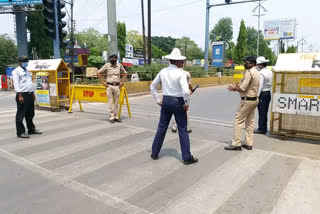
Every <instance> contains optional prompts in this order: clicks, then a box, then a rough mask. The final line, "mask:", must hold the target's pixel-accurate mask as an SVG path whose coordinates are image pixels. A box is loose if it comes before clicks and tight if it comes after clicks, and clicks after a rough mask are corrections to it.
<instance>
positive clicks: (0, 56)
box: [0, 34, 18, 74]
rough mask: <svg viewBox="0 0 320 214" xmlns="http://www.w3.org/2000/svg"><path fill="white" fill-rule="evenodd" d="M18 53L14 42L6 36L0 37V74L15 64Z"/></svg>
mask: <svg viewBox="0 0 320 214" xmlns="http://www.w3.org/2000/svg"><path fill="white" fill-rule="evenodd" d="M17 60H18V51H17V46H16V45H15V43H14V41H13V40H11V39H10V38H9V37H8V36H7V35H6V34H5V35H0V74H5V73H6V67H7V66H8V65H11V64H14V63H17Z"/></svg>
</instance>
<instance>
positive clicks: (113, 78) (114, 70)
mask: <svg viewBox="0 0 320 214" xmlns="http://www.w3.org/2000/svg"><path fill="white" fill-rule="evenodd" d="M98 72H99V73H100V74H107V82H109V83H119V82H120V74H126V73H127V71H126V70H125V69H124V67H123V66H122V65H121V64H119V63H117V64H116V65H114V66H113V65H112V64H111V63H107V64H105V65H104V66H103V67H102V68H100V70H99V71H98Z"/></svg>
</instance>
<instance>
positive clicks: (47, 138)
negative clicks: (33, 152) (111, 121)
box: [1, 122, 110, 151]
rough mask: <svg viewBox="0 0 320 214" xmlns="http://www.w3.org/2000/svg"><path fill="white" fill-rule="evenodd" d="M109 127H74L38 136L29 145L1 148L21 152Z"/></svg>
mask: <svg viewBox="0 0 320 214" xmlns="http://www.w3.org/2000/svg"><path fill="white" fill-rule="evenodd" d="M61 125H63V124H61ZM109 126H110V125H107V123H98V122H97V124H96V125H91V126H89V125H88V126H87V127H82V128H77V127H73V128H72V129H68V130H66V131H64V132H60V133H54V134H50V135H45V134H42V135H40V136H38V137H37V138H34V139H31V138H30V139H28V143H24V144H22V143H21V142H20V144H19V143H14V144H9V145H4V146H2V147H1V148H2V149H4V150H7V151H15V150H20V149H24V148H29V147H32V146H37V145H42V144H46V143H50V142H52V141H56V140H64V139H65V138H68V137H76V136H77V135H79V133H81V134H85V133H90V132H91V131H92V130H101V131H103V129H105V128H107V127H109Z"/></svg>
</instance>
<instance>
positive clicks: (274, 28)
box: [264, 19, 296, 40]
mask: <svg viewBox="0 0 320 214" xmlns="http://www.w3.org/2000/svg"><path fill="white" fill-rule="evenodd" d="M295 30H296V20H295V19H282V20H273V21H265V22H264V39H265V40H279V39H294V38H295Z"/></svg>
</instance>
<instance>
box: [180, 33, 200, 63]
mask: <svg viewBox="0 0 320 214" xmlns="http://www.w3.org/2000/svg"><path fill="white" fill-rule="evenodd" d="M175 46H176V47H177V48H179V49H180V51H181V53H182V55H185V53H187V54H186V57H187V60H193V59H202V58H203V56H204V52H203V50H202V49H201V48H199V47H198V45H197V44H196V43H195V42H194V41H192V40H191V39H190V38H189V37H182V38H181V39H179V40H178V41H177V42H176V45H175Z"/></svg>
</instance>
